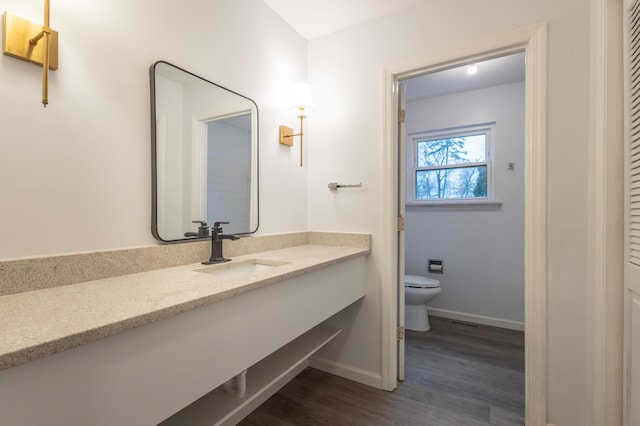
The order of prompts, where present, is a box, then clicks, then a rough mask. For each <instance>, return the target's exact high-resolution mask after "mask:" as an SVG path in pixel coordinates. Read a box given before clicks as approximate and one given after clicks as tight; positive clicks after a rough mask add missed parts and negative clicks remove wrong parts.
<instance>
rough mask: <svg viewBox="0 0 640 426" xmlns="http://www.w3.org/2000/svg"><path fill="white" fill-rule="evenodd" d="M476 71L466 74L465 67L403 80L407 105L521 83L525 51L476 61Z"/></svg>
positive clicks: (523, 76)
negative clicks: (459, 93)
mask: <svg viewBox="0 0 640 426" xmlns="http://www.w3.org/2000/svg"><path fill="white" fill-rule="evenodd" d="M475 65H476V66H477V67H478V71H477V72H476V73H475V74H474V75H468V74H467V65H464V66H461V67H456V68H451V69H448V70H444V71H439V72H434V73H430V74H425V75H422V76H419V77H413V78H410V79H407V80H404V84H405V86H406V87H407V102H411V101H414V100H416V99H421V98H432V97H435V96H443V95H449V94H451V93H458V92H466V91H469V90H477V89H483V88H485V87H491V86H498V85H500V84H508V83H515V82H517V81H524V78H525V62H524V52H522V53H515V54H513V55H508V56H500V57H498V58H495V59H489V60H486V61H482V62H476V63H475Z"/></svg>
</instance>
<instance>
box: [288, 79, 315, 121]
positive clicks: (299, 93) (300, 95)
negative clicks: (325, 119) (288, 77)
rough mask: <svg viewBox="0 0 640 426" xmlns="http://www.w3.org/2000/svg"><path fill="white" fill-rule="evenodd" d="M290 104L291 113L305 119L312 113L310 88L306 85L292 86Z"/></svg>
mask: <svg viewBox="0 0 640 426" xmlns="http://www.w3.org/2000/svg"><path fill="white" fill-rule="evenodd" d="M292 102H293V105H292V106H291V112H292V113H294V114H296V115H302V116H304V117H306V116H308V115H309V114H311V113H312V112H313V106H312V105H313V103H312V98H311V88H310V87H309V85H308V84H307V83H297V84H295V85H294V86H293V96H292Z"/></svg>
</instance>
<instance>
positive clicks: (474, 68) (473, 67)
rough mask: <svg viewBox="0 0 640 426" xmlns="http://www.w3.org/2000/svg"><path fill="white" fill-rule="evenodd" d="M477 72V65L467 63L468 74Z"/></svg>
mask: <svg viewBox="0 0 640 426" xmlns="http://www.w3.org/2000/svg"><path fill="white" fill-rule="evenodd" d="M477 72H478V67H477V66H476V65H475V64H473V65H469V66H468V67H467V74H469V75H474V74H475V73H477Z"/></svg>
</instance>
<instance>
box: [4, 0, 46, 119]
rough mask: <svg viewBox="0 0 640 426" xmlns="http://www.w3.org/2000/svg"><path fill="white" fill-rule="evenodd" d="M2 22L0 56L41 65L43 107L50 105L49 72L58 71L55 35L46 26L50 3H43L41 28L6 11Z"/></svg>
mask: <svg viewBox="0 0 640 426" xmlns="http://www.w3.org/2000/svg"><path fill="white" fill-rule="evenodd" d="M2 20H3V25H2V30H3V37H2V40H3V43H2V53H3V54H5V55H8V56H12V57H14V58H18V59H22V60H24V61H27V62H31V63H34V64H37V65H42V105H44V106H45V107H46V106H47V104H48V103H49V99H48V92H49V69H52V70H57V69H58V32H57V31H54V30H52V29H51V27H50V26H49V0H45V1H44V25H38V24H35V23H33V22H31V21H28V20H26V19H24V18H21V17H19V16H15V15H11V14H9V13H7V12H5V13H4V14H3V15H2ZM33 34H35V35H33ZM30 35H31V36H30ZM41 40H42V43H40V41H41Z"/></svg>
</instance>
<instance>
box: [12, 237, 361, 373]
mask: <svg viewBox="0 0 640 426" xmlns="http://www.w3.org/2000/svg"><path fill="white" fill-rule="evenodd" d="M368 252H369V249H368V248H354V247H338V246H330V245H303V246H296V247H289V248H284V249H280V250H272V251H267V252H262V253H253V254H249V255H244V256H238V257H234V258H233V260H232V261H231V262H227V263H223V264H219V265H211V266H206V265H202V264H200V263H195V264H189V265H184V266H177V267H173V268H167V269H158V270H153V271H149V272H141V273H135V274H129V275H124V276H119V277H112V278H106V279H100V280H95V281H88V282H83V283H78V284H71V285H65V286H60V287H53V288H47V289H43V290H35V291H27V292H24V293H17V294H12V295H7V296H2V297H0V324H2V329H1V330H0V370H2V369H7V368H11V367H15V366H18V365H20V364H24V363H26V362H29V361H33V360H36V359H39V358H43V357H46V356H49V355H53V354H55V353H58V352H61V351H64V350H67V349H71V348H74V347H77V346H80V345H83V344H86V343H89V342H93V341H96V340H98V339H102V338H105V337H108V336H112V335H115V334H117V333H121V332H124V331H127V330H130V329H133V328H135V327H140V326H142V325H145V324H149V323H151V322H154V321H158V320H160V319H165V318H170V317H172V316H174V315H176V314H179V313H181V312H186V311H190V310H193V309H196V308H198V307H201V306H205V305H210V304H212V303H215V302H219V301H221V300H224V299H227V298H230V297H233V296H237V295H239V294H242V293H245V292H248V291H251V290H254V289H257V288H261V287H265V286H267V285H271V284H274V283H277V282H280V281H283V280H286V279H289V278H293V277H296V276H299V275H302V274H305V273H307V272H311V271H315V270H318V269H321V268H323V267H326V266H329V265H331V264H335V263H338V262H341V261H343V260H347V259H350V258H353V257H356V256H361V255H364V254H366V253H368ZM247 259H264V260H273V261H279V262H285V263H284V264H281V265H279V266H277V267H272V268H268V269H266V270H262V271H258V272H255V273H252V274H249V275H242V276H237V277H229V276H227V277H225V276H216V275H215V274H210V273H203V272H200V271H198V269H203V268H210V267H214V268H218V267H221V268H228V267H229V266H230V265H232V264H236V263H239V262H242V261H243V260H245V261H246V260H247Z"/></svg>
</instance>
